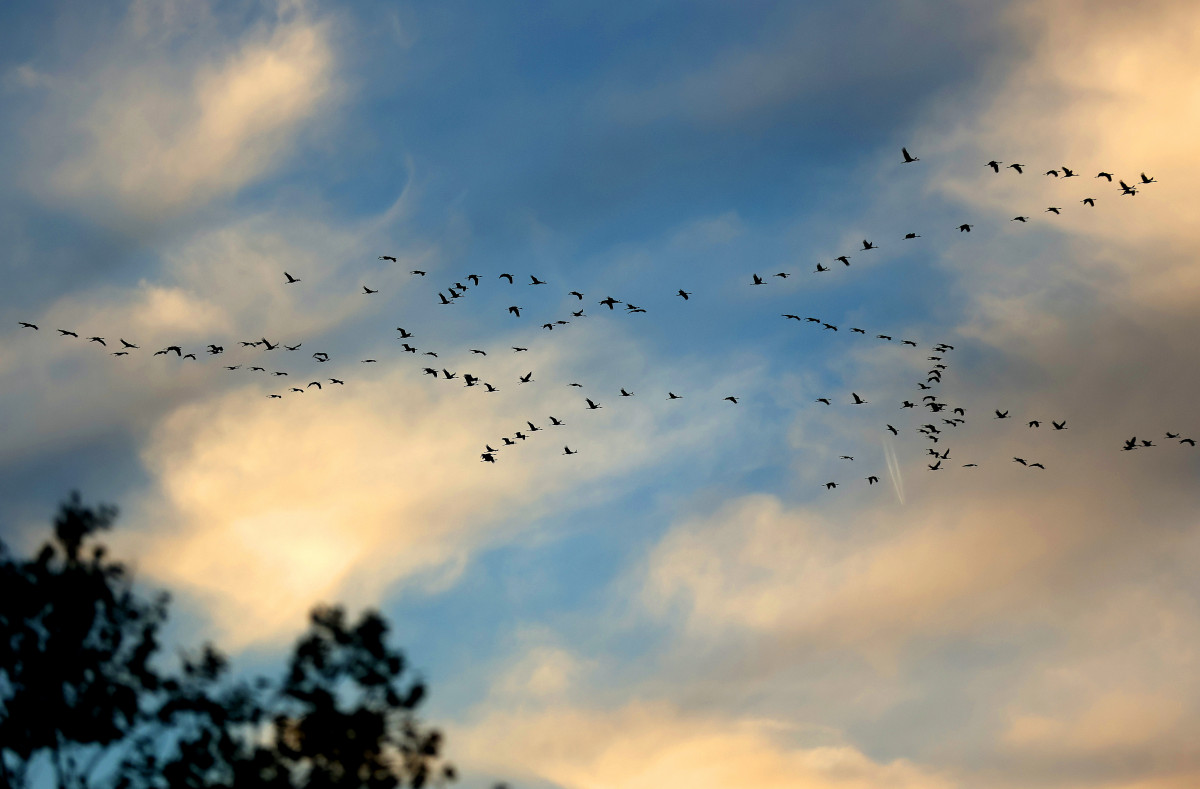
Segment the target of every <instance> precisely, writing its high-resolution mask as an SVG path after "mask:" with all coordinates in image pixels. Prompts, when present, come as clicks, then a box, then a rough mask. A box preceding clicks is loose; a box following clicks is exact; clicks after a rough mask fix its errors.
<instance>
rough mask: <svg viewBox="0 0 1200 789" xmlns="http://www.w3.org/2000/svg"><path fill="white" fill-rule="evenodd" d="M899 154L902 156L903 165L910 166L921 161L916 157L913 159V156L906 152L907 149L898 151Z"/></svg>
mask: <svg viewBox="0 0 1200 789" xmlns="http://www.w3.org/2000/svg"><path fill="white" fill-rule="evenodd" d="M900 153H902V154H904V163H905V164H912V163H913V162H919V161H921V160H920V159H918V158H917V157H915V156H913V155H912V154H910V153H909V152H908V149H907V148H901V149H900Z"/></svg>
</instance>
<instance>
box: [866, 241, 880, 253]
mask: <svg viewBox="0 0 1200 789" xmlns="http://www.w3.org/2000/svg"><path fill="white" fill-rule="evenodd" d="M862 248H863V251H866V250H868V249H879V245H878V244H873V243H871V242H870V241H868V240H866V239H865V238H864V239H863V245H862Z"/></svg>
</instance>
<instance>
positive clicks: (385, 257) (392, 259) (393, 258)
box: [379, 255, 398, 263]
mask: <svg viewBox="0 0 1200 789" xmlns="http://www.w3.org/2000/svg"><path fill="white" fill-rule="evenodd" d="M379 259H380V260H390V261H392V262H393V263H397V262H398V261H397V260H396V258H395V257H393V256H392V255H380V256H379Z"/></svg>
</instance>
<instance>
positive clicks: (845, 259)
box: [834, 255, 850, 266]
mask: <svg viewBox="0 0 1200 789" xmlns="http://www.w3.org/2000/svg"><path fill="white" fill-rule="evenodd" d="M834 260H840V261H842V263H844V264H845V265H847V266H849V265H850V256H849V255H838V256H837V257H835V258H834Z"/></svg>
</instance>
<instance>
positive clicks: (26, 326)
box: [17, 321, 39, 331]
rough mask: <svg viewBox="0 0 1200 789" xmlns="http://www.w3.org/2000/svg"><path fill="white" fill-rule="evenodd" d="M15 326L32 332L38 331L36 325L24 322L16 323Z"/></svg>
mask: <svg viewBox="0 0 1200 789" xmlns="http://www.w3.org/2000/svg"><path fill="white" fill-rule="evenodd" d="M17 325H18V326H21V327H22V328H25V329H33V330H34V331H39V329H38V327H37V324H33V323H26V322H25V321H17Z"/></svg>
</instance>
